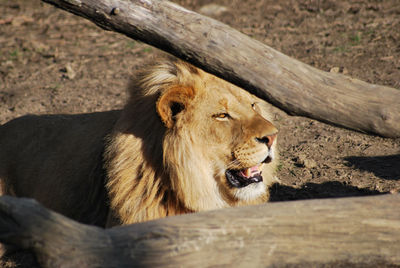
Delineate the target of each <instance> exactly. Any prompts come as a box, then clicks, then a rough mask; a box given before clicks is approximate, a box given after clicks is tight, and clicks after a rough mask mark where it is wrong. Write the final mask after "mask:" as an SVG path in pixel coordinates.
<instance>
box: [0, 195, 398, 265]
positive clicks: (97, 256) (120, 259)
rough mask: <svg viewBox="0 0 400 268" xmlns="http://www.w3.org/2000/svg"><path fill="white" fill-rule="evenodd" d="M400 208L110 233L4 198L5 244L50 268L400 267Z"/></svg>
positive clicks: (229, 218)
mask: <svg viewBox="0 0 400 268" xmlns="http://www.w3.org/2000/svg"><path fill="white" fill-rule="evenodd" d="M399 203H400V195H399V194H396V195H385V196H373V197H355V198H341V199H322V200H308V201H294V202H282V203H268V204H264V205H260V206H251V207H242V208H230V209H223V210H216V211H209V212H204V213H196V214H186V215H182V216H175V217H168V218H164V219H159V220H156V221H150V222H145V223H139V224H134V225H128V226H121V227H115V228H112V229H107V230H104V229H101V228H98V227H93V226H88V225H83V224H80V223H77V222H74V221H72V220H69V219H68V218H66V217H64V216H61V215H59V214H57V213H54V212H51V211H49V210H47V209H45V208H44V207H42V206H40V205H39V204H38V203H36V202H35V201H32V200H29V199H18V198H15V197H9V196H3V197H0V241H2V242H4V243H9V244H14V245H18V246H22V247H24V248H28V249H29V248H30V249H33V250H34V252H36V254H37V256H38V259H39V261H40V262H41V264H42V265H43V266H44V267H208V266H227V267H232V266H235V267H354V266H356V267H397V266H399V265H400V254H399V252H400V243H399V241H400V213H399V209H398V206H399ZM352 265H354V266H352Z"/></svg>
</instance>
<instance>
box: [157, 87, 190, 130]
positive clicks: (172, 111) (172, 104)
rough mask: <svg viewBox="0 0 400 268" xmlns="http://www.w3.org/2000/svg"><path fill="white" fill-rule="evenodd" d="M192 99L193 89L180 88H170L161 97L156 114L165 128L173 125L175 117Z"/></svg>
mask: <svg viewBox="0 0 400 268" xmlns="http://www.w3.org/2000/svg"><path fill="white" fill-rule="evenodd" d="M193 97H194V90H193V88H191V87H182V86H174V87H171V88H169V89H167V90H166V91H165V93H164V94H162V95H161V97H160V98H159V99H158V101H157V105H156V106H157V112H158V114H159V115H160V117H161V120H162V121H163V123H164V124H165V126H166V127H167V128H171V127H172V126H173V125H174V123H175V116H176V115H177V114H178V113H180V112H181V111H183V110H184V109H185V108H186V106H187V104H188V102H189V101H190V100H191V99H193Z"/></svg>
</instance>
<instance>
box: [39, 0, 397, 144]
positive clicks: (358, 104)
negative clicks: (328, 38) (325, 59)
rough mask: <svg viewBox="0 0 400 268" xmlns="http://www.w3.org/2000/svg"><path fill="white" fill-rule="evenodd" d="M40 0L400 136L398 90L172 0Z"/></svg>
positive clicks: (251, 85) (290, 103)
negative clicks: (285, 50) (297, 54)
mask: <svg viewBox="0 0 400 268" xmlns="http://www.w3.org/2000/svg"><path fill="white" fill-rule="evenodd" d="M43 1H44V2H47V3H50V4H53V5H55V6H57V7H60V8H62V9H65V10H67V11H69V12H72V13H74V14H77V15H79V16H82V17H85V18H87V19H89V20H91V21H93V22H94V23H96V24H97V25H99V26H100V27H102V28H104V29H106V30H111V31H116V32H120V33H123V34H125V35H127V36H129V37H131V38H134V39H138V40H141V41H143V42H145V43H148V44H150V45H153V46H155V47H157V48H160V49H162V50H164V51H167V52H169V53H171V54H173V55H175V56H177V57H179V58H182V59H184V60H187V61H189V62H191V63H193V64H194V65H196V66H199V67H201V68H203V69H204V70H206V71H208V72H211V73H214V74H216V75H217V76H220V77H222V78H223V79H225V80H228V81H230V82H232V83H234V84H236V85H238V86H240V87H242V88H244V89H246V90H248V91H250V92H251V93H254V94H256V95H257V96H259V97H261V98H263V99H265V100H267V101H269V102H270V103H272V104H274V105H275V106H277V107H279V108H280V109H282V110H284V111H286V112H288V113H289V114H292V115H301V116H307V117H310V118H313V119H316V120H319V121H322V122H326V123H330V124H334V125H338V126H342V127H345V128H349V129H353V130H357V131H361V132H366V133H373V134H377V135H381V136H385V137H400V90H396V89H393V88H389V87H385V86H379V85H373V84H368V83H366V82H363V81H360V80H357V79H353V78H350V77H346V76H344V75H341V74H334V73H327V72H323V71H320V70H318V69H316V68H313V67H311V66H309V65H307V64H304V63H302V62H300V61H298V60H295V59H292V58H290V57H288V56H285V55H284V54H282V53H280V52H278V51H276V50H274V49H272V48H270V47H268V46H266V45H264V44H262V43H260V42H258V41H256V40H254V39H251V38H250V37H248V36H246V35H244V34H242V33H240V32H238V31H237V30H234V29H232V28H230V27H229V26H227V25H225V24H223V23H220V22H218V21H216V20H213V19H210V18H207V17H205V16H202V15H199V14H197V13H195V12H192V11H189V10H186V9H184V8H182V7H180V6H178V5H176V4H173V3H171V2H168V1H154V0H146V1H144V0H131V1H122V0H43Z"/></svg>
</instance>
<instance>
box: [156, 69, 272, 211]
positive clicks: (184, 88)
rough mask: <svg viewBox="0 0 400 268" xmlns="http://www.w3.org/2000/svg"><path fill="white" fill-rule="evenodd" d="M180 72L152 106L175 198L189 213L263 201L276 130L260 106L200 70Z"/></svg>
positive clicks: (236, 88) (265, 195)
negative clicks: (161, 124) (160, 123)
mask: <svg viewBox="0 0 400 268" xmlns="http://www.w3.org/2000/svg"><path fill="white" fill-rule="evenodd" d="M180 72H181V73H183V74H184V75H182V77H185V79H182V78H181V79H180V80H179V79H178V81H179V83H177V84H173V85H172V86H171V87H169V88H167V89H166V90H165V91H164V92H163V94H162V95H161V97H160V98H159V101H158V103H157V110H158V113H159V115H160V117H161V119H162V121H163V122H164V124H165V125H166V127H167V130H166V134H165V140H164V145H163V147H164V148H163V149H164V150H163V153H164V164H165V166H166V167H167V168H168V169H169V172H170V177H171V180H172V187H173V188H174V190H175V191H176V192H177V193H178V197H179V198H180V199H181V200H182V201H183V203H185V205H186V206H188V207H189V208H190V209H193V210H195V211H199V210H204V209H210V208H219V207H226V206H232V205H235V204H238V203H242V204H246V203H257V202H256V200H258V202H259V201H260V200H263V201H265V199H266V198H267V197H268V193H267V189H266V186H267V185H268V184H270V183H271V181H272V176H273V171H274V165H275V162H276V161H274V159H275V146H276V137H277V132H278V131H277V129H276V128H275V126H274V125H273V124H272V123H271V122H270V121H269V119H270V118H269V114H268V112H267V111H266V109H265V107H264V103H263V101H262V100H260V99H258V98H256V97H255V96H253V95H250V94H249V93H247V92H246V91H244V90H243V89H240V88H238V87H236V86H234V85H232V84H230V83H227V82H225V81H223V80H221V79H219V78H217V77H215V76H213V75H210V74H208V73H205V72H203V71H201V70H197V69H196V70H194V69H193V68H189V69H180ZM184 72H189V73H190V74H191V76H188V74H187V73H186V74H185V73H184ZM178 77H179V72H178ZM187 77H190V79H186V78H187Z"/></svg>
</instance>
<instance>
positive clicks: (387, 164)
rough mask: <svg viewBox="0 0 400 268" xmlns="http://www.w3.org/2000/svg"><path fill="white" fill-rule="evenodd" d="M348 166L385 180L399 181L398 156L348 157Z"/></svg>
mask: <svg viewBox="0 0 400 268" xmlns="http://www.w3.org/2000/svg"><path fill="white" fill-rule="evenodd" d="M344 160H346V161H347V162H348V164H347V165H348V166H350V167H353V168H356V169H359V170H363V171H369V172H372V173H374V174H375V176H377V177H379V178H382V179H385V180H400V154H397V155H385V156H369V157H365V156H350V157H346V158H345V159H344Z"/></svg>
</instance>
